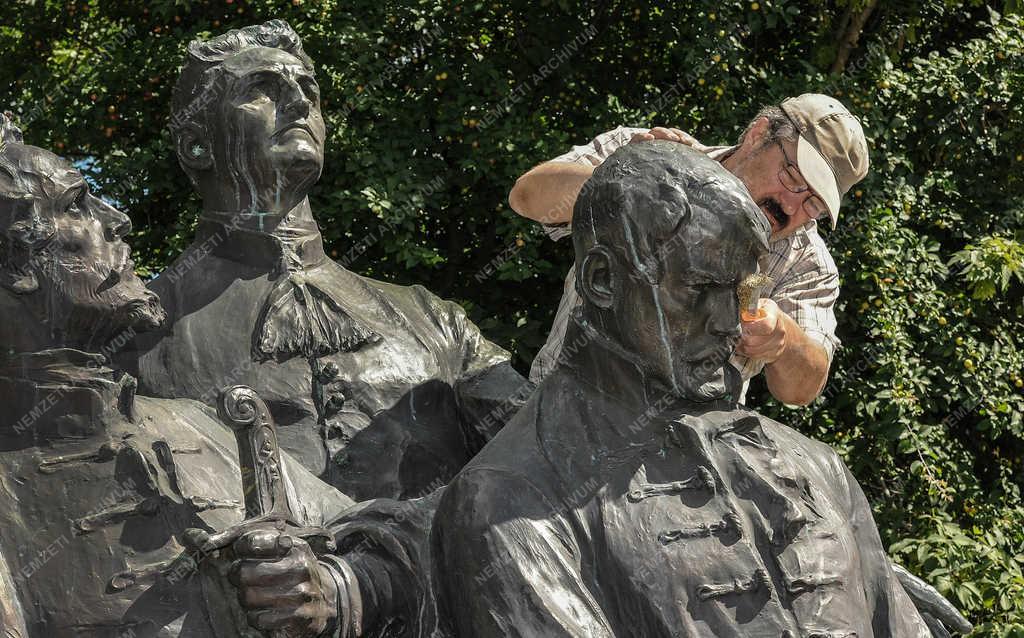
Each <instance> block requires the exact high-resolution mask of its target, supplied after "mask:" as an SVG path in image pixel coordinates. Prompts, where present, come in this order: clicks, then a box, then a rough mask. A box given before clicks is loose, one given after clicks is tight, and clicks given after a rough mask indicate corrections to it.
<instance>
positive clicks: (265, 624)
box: [245, 609, 296, 635]
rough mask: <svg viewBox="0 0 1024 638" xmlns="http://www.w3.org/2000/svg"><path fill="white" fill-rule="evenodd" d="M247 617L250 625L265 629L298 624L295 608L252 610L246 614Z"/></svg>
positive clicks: (271, 629)
mask: <svg viewBox="0 0 1024 638" xmlns="http://www.w3.org/2000/svg"><path fill="white" fill-rule="evenodd" d="M245 618H246V620H248V621H249V626H251V627H253V628H255V629H260V630H263V631H273V630H275V629H283V628H285V627H290V626H291V625H294V624H296V617H295V610H287V609H272V610H265V611H250V612H249V613H247V614H246V615H245ZM277 635H285V634H277Z"/></svg>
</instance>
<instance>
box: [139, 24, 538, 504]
mask: <svg viewBox="0 0 1024 638" xmlns="http://www.w3.org/2000/svg"><path fill="white" fill-rule="evenodd" d="M172 130H173V136H174V139H175V143H176V151H177V155H178V158H179V160H180V162H181V165H182V167H183V168H184V169H185V171H186V172H187V173H188V175H189V177H190V178H191V180H192V182H193V184H194V185H195V187H196V188H197V190H198V192H199V194H200V195H201V196H202V200H203V212H202V214H201V216H200V221H199V226H198V228H197V230H196V237H195V240H194V241H193V243H192V245H191V246H189V247H188V248H187V249H186V250H185V252H184V253H183V254H182V255H181V256H180V257H179V258H178V259H177V260H176V261H175V262H174V263H173V264H171V265H170V266H169V267H168V268H167V269H166V270H165V271H164V272H163V273H162V274H161V275H160V277H158V278H157V279H156V280H155V281H154V282H153V283H152V284H151V286H150V288H151V289H152V290H154V291H155V292H157V293H158V294H159V295H160V298H161V299H162V301H163V303H164V306H165V307H166V308H167V311H168V315H169V317H168V322H167V325H166V328H165V329H164V330H163V331H162V332H159V333H155V334H153V335H151V336H150V337H149V338H148V339H146V340H142V341H143V343H142V348H141V349H142V350H143V353H142V355H141V358H140V360H139V363H138V370H139V375H140V383H141V387H142V388H143V389H144V390H145V391H148V392H151V393H153V394H154V395H158V396H167V397H190V398H194V399H199V400H203V401H205V402H207V403H210V402H212V399H213V398H214V394H213V392H212V391H213V389H214V388H219V387H221V386H224V385H227V384H235V383H239V384H244V385H248V386H251V387H252V388H254V389H255V390H256V391H257V392H258V393H259V394H260V396H262V397H263V398H264V399H265V400H266V401H267V403H268V404H269V407H270V409H271V412H272V413H273V416H274V419H275V421H276V422H277V424H278V428H279V433H280V438H281V442H282V446H283V447H284V448H285V449H287V450H288V451H290V452H291V453H292V454H294V455H295V456H296V458H299V459H300V460H301V461H302V462H303V463H304V464H305V465H306V466H307V467H308V468H310V469H311V470H312V471H313V472H314V473H316V474H318V475H320V476H322V477H323V478H324V479H325V480H327V481H328V482H330V483H332V484H333V485H335V486H336V487H338V488H339V489H341V490H342V491H344V492H345V493H346V494H348V495H350V496H352V497H353V498H355V499H357V500H363V499H366V498H371V497H383V496H386V497H393V498H410V497H416V496H422V495H424V494H426V493H428V492H430V491H432V490H433V489H436V488H437V487H438V486H440V485H443V484H445V483H446V482H447V481H448V480H449V479H450V478H451V477H452V476H454V474H455V473H456V472H457V471H458V470H459V469H460V468H461V467H462V466H463V465H464V464H465V462H466V461H468V460H469V458H470V457H471V456H472V455H473V453H475V452H476V450H478V449H479V448H480V447H481V446H482V445H483V443H485V442H486V441H487V440H488V439H489V438H490V437H491V436H492V435H493V434H494V432H495V431H497V429H498V428H499V427H500V423H501V422H502V421H503V419H501V418H495V415H498V416H499V417H500V416H501V415H502V414H505V413H506V412H508V411H507V410H502V409H498V410H497V411H495V408H500V406H501V404H502V402H503V401H504V400H505V399H506V398H508V397H509V396H510V395H512V394H513V393H514V391H515V390H516V389H517V388H519V387H521V386H522V384H523V379H522V378H521V377H520V376H519V375H518V374H517V373H515V372H514V371H513V370H512V368H511V367H510V366H509V364H508V354H507V353H506V352H505V351H503V350H502V349H501V348H498V347H497V346H495V345H494V344H492V343H490V342H489V341H487V340H486V339H484V338H483V337H482V336H481V335H480V332H479V330H478V329H477V328H476V326H474V325H473V324H472V323H471V322H470V321H469V320H468V319H467V318H466V315H465V313H464V312H463V310H462V309H461V308H460V307H459V306H458V305H456V304H454V303H451V302H446V301H442V300H441V299H438V298H437V297H435V296H434V295H432V294H430V293H429V292H427V291H426V290H425V289H424V288H423V287H421V286H413V287H401V286H396V285H392V284H388V283H383V282H379V281H374V280H372V279H368V278H366V277H361V276H359V275H357V274H355V273H353V272H350V271H348V270H346V269H345V268H344V267H342V266H341V265H340V264H338V263H336V262H334V261H332V260H331V259H330V258H329V257H328V256H327V255H325V254H324V249H323V243H322V238H321V236H320V231H319V228H318V227H317V223H316V220H315V219H314V215H313V211H312V210H311V208H310V204H309V199H308V197H307V195H308V193H309V191H310V189H311V188H312V187H313V185H314V184H315V183H316V181H317V179H318V177H319V175H320V171H321V168H322V166H323V160H324V154H323V151H324V139H325V136H326V129H325V125H324V119H323V116H322V114H321V112H320V104H319V89H318V87H317V82H316V79H315V77H314V74H313V65H312V62H311V61H310V59H309V57H308V56H307V55H306V54H305V53H304V52H303V50H302V45H301V42H300V41H299V38H298V36H297V35H296V34H295V32H294V31H293V30H292V29H291V27H289V26H288V25H287V24H286V23H284V22H282V21H280V20H273V21H270V22H268V23H266V24H263V25H258V26H252V27H246V28H244V29H241V30H236V31H231V32H229V33H227V34H225V35H222V36H219V37H217V38H214V39H212V40H209V41H206V42H202V41H197V42H193V43H192V44H191V45H190V46H189V50H188V57H187V60H186V63H185V66H184V69H183V70H182V74H181V77H180V79H179V81H178V84H177V86H176V88H175V94H174V113H173V117H172Z"/></svg>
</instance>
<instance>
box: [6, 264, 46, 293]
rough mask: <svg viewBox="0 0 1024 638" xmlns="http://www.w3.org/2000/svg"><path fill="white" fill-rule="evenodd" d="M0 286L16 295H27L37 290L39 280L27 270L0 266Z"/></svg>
mask: <svg viewBox="0 0 1024 638" xmlns="http://www.w3.org/2000/svg"><path fill="white" fill-rule="evenodd" d="M0 286H3V287H4V288H5V289H7V290H9V291H11V292H13V293H14V294H16V295H27V294H29V293H33V292H35V291H37V290H39V278H38V277H36V274H35V273H34V272H32V271H31V270H30V269H28V268H11V267H8V266H7V265H0Z"/></svg>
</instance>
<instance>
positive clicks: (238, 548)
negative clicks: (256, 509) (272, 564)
mask: <svg viewBox="0 0 1024 638" xmlns="http://www.w3.org/2000/svg"><path fill="white" fill-rule="evenodd" d="M295 544H296V543H295V539H294V538H292V537H291V536H289V535H288V534H282V533H281V532H279V531H277V530H263V529H260V530H253V531H251V532H246V533H245V534H243V535H242V536H241V537H240V538H239V539H238V540H237V541H235V544H234V545H233V546H232V549H234V551H235V555H236V556H238V557H239V558H281V557H283V556H287V555H288V552H290V551H291V549H292V547H294V546H295Z"/></svg>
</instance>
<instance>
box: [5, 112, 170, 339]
mask: <svg viewBox="0 0 1024 638" xmlns="http://www.w3.org/2000/svg"><path fill="white" fill-rule="evenodd" d="M0 122H2V129H3V130H2V134H3V150H2V151H0V313H2V316H3V318H4V320H3V321H2V322H0V350H2V351H5V352H11V351H14V352H36V351H39V350H44V349H47V348H53V347H71V348H79V349H82V350H98V349H100V348H102V346H103V345H105V344H106V343H108V342H109V341H110V340H111V339H113V338H114V337H116V336H117V335H118V334H119V333H123V332H126V331H127V330H128V329H137V330H144V329H150V328H153V327H156V326H157V325H159V323H160V322H161V321H162V320H163V317H164V313H163V309H162V308H161V307H160V301H159V299H158V298H157V296H156V295H155V294H154V293H152V292H150V291H148V290H146V287H145V286H144V285H143V283H142V281H141V280H140V279H139V278H138V276H136V275H135V272H134V270H133V267H134V264H133V263H132V260H131V249H130V248H129V247H128V245H127V244H125V243H124V241H123V238H124V236H125V235H127V234H128V232H129V231H131V228H132V225H131V221H130V220H129V219H128V217H127V216H125V215H124V214H123V213H121V212H120V211H118V210H116V209H115V208H113V207H112V206H110V205H108V204H106V203H105V202H103V201H102V200H100V199H99V198H97V197H95V196H93V195H92V194H91V193H90V192H89V186H88V184H87V183H86V182H85V180H84V179H83V178H82V174H81V173H80V172H79V171H77V170H76V169H75V168H74V167H73V166H71V165H70V164H69V163H68V162H67V161H65V160H63V159H61V158H59V157H57V156H56V155H54V154H53V153H50V152H49V151H46V150H43V149H41V148H37V147H35V146H28V145H26V144H24V143H23V142H22V139H21V133H20V131H18V129H17V128H16V127H15V126H14V125H13V123H12V122H11V121H10V119H9V116H8V115H6V114H4V115H0Z"/></svg>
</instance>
